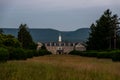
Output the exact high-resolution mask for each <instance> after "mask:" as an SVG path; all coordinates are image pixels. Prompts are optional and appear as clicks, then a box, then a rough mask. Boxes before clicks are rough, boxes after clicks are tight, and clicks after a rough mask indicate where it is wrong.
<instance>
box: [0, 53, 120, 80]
mask: <svg viewBox="0 0 120 80" xmlns="http://www.w3.org/2000/svg"><path fill="white" fill-rule="evenodd" d="M0 80H120V62H112V61H111V60H109V59H97V58H88V57H80V56H72V55H47V56H40V57H34V58H31V59H28V60H25V61H24V60H23V61H22V60H20V61H8V62H6V63H0Z"/></svg>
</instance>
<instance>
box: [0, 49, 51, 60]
mask: <svg viewBox="0 0 120 80" xmlns="http://www.w3.org/2000/svg"><path fill="white" fill-rule="evenodd" d="M48 54H51V52H49V51H47V50H39V51H36V50H25V49H22V48H10V47H9V48H0V61H7V60H26V59H27V58H32V57H34V56H43V55H48Z"/></svg>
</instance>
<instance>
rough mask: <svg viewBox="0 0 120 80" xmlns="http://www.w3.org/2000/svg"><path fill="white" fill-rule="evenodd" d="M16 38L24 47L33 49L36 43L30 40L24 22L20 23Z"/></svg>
mask: <svg viewBox="0 0 120 80" xmlns="http://www.w3.org/2000/svg"><path fill="white" fill-rule="evenodd" d="M18 40H19V41H20V42H21V44H22V47H23V48H24V49H33V48H34V49H35V48H36V45H35V43H34V42H33V40H32V37H31V35H30V33H29V32H28V28H27V25H26V24H21V25H20V27H19V32H18Z"/></svg>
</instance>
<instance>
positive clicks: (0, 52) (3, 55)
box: [0, 48, 9, 61]
mask: <svg viewBox="0 0 120 80" xmlns="http://www.w3.org/2000/svg"><path fill="white" fill-rule="evenodd" d="M8 59H9V53H8V50H7V49H5V48H0V61H7V60H8Z"/></svg>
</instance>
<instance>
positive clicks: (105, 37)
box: [87, 9, 118, 50]
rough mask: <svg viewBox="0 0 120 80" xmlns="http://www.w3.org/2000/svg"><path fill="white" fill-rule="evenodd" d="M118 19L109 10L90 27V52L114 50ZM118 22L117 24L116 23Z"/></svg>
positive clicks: (88, 47)
mask: <svg viewBox="0 0 120 80" xmlns="http://www.w3.org/2000/svg"><path fill="white" fill-rule="evenodd" d="M117 18H118V17H115V15H112V12H111V11H110V10H109V9H108V10H106V11H105V12H104V14H103V15H102V16H101V17H100V19H99V20H97V21H96V23H95V24H92V25H91V27H90V30H91V33H90V36H89V39H88V42H87V49H90V50H105V49H111V48H114V46H113V45H114V42H113V41H115V40H114V38H115V35H116V34H115V33H116V31H115V30H116V29H117V27H116V26H117V24H116V23H117V22H118V19H117ZM115 21H117V22H115Z"/></svg>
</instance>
